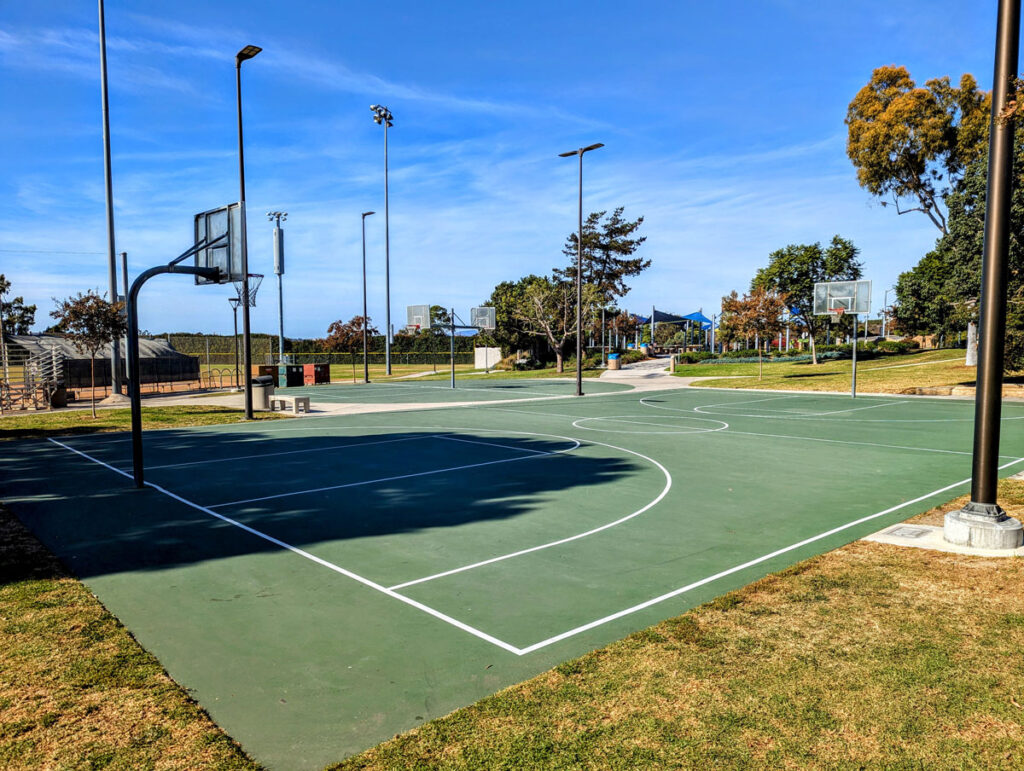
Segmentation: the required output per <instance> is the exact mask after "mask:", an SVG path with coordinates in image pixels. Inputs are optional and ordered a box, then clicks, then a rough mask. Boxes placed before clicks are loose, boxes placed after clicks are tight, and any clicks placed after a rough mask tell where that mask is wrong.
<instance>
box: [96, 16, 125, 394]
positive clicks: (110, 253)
mask: <svg viewBox="0 0 1024 771" xmlns="http://www.w3.org/2000/svg"><path fill="white" fill-rule="evenodd" d="M99 11H100V97H101V99H102V102H103V182H104V187H105V189H106V197H107V260H108V264H107V273H108V279H109V281H110V302H112V303H115V302H117V256H116V253H115V251H114V184H113V177H112V175H111V171H110V105H109V101H108V99H107V26H106V21H105V19H104V15H103V0H99ZM110 373H111V379H110V390H111V392H112V393H115V394H119V393H121V390H122V389H121V339H120V338H115V339H114V340H113V341H112V342H111V346H110Z"/></svg>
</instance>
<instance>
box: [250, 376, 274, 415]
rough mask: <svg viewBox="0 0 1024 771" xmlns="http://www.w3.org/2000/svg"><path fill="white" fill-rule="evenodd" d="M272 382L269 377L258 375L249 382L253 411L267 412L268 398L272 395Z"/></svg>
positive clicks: (271, 378)
mask: <svg viewBox="0 0 1024 771" xmlns="http://www.w3.org/2000/svg"><path fill="white" fill-rule="evenodd" d="M274 380H275V378H274V377H273V376H271V375H258V376H257V377H254V378H253V379H252V380H251V381H250V382H251V383H252V408H253V409H254V410H269V409H270V397H271V396H273V395H274Z"/></svg>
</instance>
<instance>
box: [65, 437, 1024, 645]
mask: <svg viewBox="0 0 1024 771" xmlns="http://www.w3.org/2000/svg"><path fill="white" fill-rule="evenodd" d="M48 441H50V442H53V443H54V444H56V445H58V446H60V447H63V448H64V449H66V450H70V451H71V452H73V453H75V454H76V455H80V456H82V457H83V458H86V459H88V460H90V461H92V462H93V463H98V464H99V465H101V466H104V467H106V468H108V469H110V470H111V471H113V472H114V473H116V474H120V475H121V476H124V477H127V478H129V479H131V475H130V474H127V473H125V472H124V471H121V470H120V469H117V468H114V467H113V466H111V465H110V464H108V463H104V462H103V461H101V460H98V459H96V458H93V457H91V456H89V455H87V454H85V453H84V452H81V451H80V450H76V449H75V448H73V447H69V446H68V445H66V444H63V443H61V442H58V441H57V440H56V439H48ZM594 444H601V442H594ZM605 446H611V445H605ZM634 454H638V453H634ZM1021 461H1024V458H1017V459H1015V460H1013V461H1011V462H1009V463H1005V464H1003V465H1002V466H999V469H998V470H1000V471H1002V470H1003V469H1005V468H1008V467H1010V466H1013V465H1015V464H1017V463H1020V462H1021ZM666 473H667V472H666ZM970 481H971V480H970V478H967V479H962V480H960V481H959V482H954V483H953V484H951V485H946V486H945V487H940V488H939V489H937V490H933V491H932V492H930V493H925V494H924V495H922V496H920V497H918V498H914V499H913V500H910V501H905V502H904V503H901V504H898V505H896V506H892V507H890V508H888V509H885V510H884V511H879V512H877V513H875V514H869V515H868V516H866V517H861V518H860V519H856V520H853V521H852V522H847V523H846V524H845V525H840V526H838V527H834V528H832V529H831V530H826V531H825V532H823V533H819V534H817V535H815V536H811V537H810V538H805V539H804V540H802V541H798V542H796V543H793V544H790V545H789V546H785V547H783V548H781V549H776V550H775V551H773V552H769V553H768V554H764V555H762V556H760V557H757V558H755V559H752V560H748V561H747V562H744V563H742V564H740V565H735V566H733V567H731V568H729V569H727V570H723V571H721V572H719V573H715V574H714V575H712V576H708V577H706V578H702V579H700V580H699V581H694V582H693V583H691V584H687V585H686V586H682V587H680V588H678V589H674V590H672V591H670V592H666V593H665V594H661V595H659V596H657V597H653V598H651V599H650V600H646V601H645V602H641V603H638V604H636V605H632V606H630V607H628V608H624V609H623V610H620V611H617V612H616V613H612V614H609V615H607V616H604V617H602V618H599V619H596V620H594V621H591V622H589V623H587V624H583V625H581V626H577V627H575V628H573V629H570V630H568V631H566V632H562V633H561V634H557V635H554V636H553V637H549V638H547V639H546V640H541V641H540V642H537V643H534V644H533V645H528V646H526V647H525V648H517V647H516V646H514V645H511V644H509V643H506V642H505V641H504V640H500V639H498V638H497V637H494V636H492V635H489V634H487V633H486V632H483V631H481V630H479V629H476V628H474V627H471V626H469V625H468V624H464V623H463V622H461V621H458V620H457V619H454V618H452V617H451V616H448V615H445V614H444V613H441V612H440V611H437V610H435V609H434V608H431V607H430V606H428V605H424V604H423V603H421V602H417V601H416V600H413V599H411V598H409V597H405V596H404V595H401V594H398V593H397V592H395V591H393V590H392V589H389V588H387V587H385V586H382V585H380V584H378V583H376V582H374V581H371V580H369V579H367V578H364V577H362V576H360V575H358V574H357V573H353V572H352V571H350V570H346V569H345V568H342V567H340V566H338V565H334V564H333V563H330V562H328V561H326V560H323V559H321V558H319V557H317V556H315V555H313V554H310V553H309V552H307V551H304V550H303V549H299V548H297V547H295V546H292V545H290V544H287V543H285V542H284V541H281V540H279V539H277V538H274V537H273V536H271V535H268V534H266V533H263V532H261V531H259V530H256V529H255V528H251V527H249V526H248V525H244V524H242V523H241V522H237V521H235V520H233V519H230V518H228V517H225V516H223V515H222V514H218V513H217V512H215V511H211V510H210V509H209V508H206V507H204V506H200V505H198V504H196V503H193V502H192V501H189V500H188V499H186V498H182V497H181V496H179V495H175V494H174V493H172V492H170V491H168V490H165V489H164V488H162V487H160V486H159V485H155V484H152V483H150V482H147V483H146V485H147V486H148V487H152V488H153V489H155V490H157V491H159V492H161V493H163V494H164V495H167V496H169V497H171V498H173V499H175V500H177V501H180V502H181V503H184V504H186V505H188V506H191V507H192V508H194V509H197V510H199V511H201V512H203V513H205V514H208V515H210V516H212V517H216V518H217V519H219V520H221V521H223V522H226V523H228V524H230V525H234V526H235V527H238V528H241V529H242V530H245V531H246V532H248V533H251V534H252V535H255V536H257V537H259V538H262V539H264V540H266V541H269V542H270V543H273V544H275V545H277V546H280V547H281V548H284V549H287V550H289V551H291V552H293V553H295V554H298V555H299V556H301V557H305V558H306V559H308V560H311V561H312V562H315V563H317V564H318V565H322V566H323V567H326V568H328V569H330V570H333V571H334V572H336V573H339V574H341V575H344V576H346V577H348V578H351V579H352V580H354V581H358V582H359V583H361V584H363V585H365V586H368V587H370V588H372V589H375V590H376V591H379V592H381V593H382V594H385V595H387V596H388V597H392V598H394V599H396V600H398V601H400V602H403V603H405V604H407V605H410V606H411V607H414V608H416V609H418V610H421V611H423V612H424V613H427V614H429V615H431V616H433V617H434V618H437V619H439V620H441V621H444V622H445V623H447V624H451V625H452V626H454V627H456V628H458V629H461V630H463V631H464V632H467V633H469V634H471V635H473V636H474V637H478V638H479V639H481V640H485V641H486V642H489V643H491V644H492V645H495V646H497V647H499V648H502V649H503V650H506V651H508V652H510V653H514V654H515V655H517V656H525V655H526V654H527V653H532V652H533V651H536V650H540V649H541V648H546V647H547V646H549V645H553V644H554V643H556V642H561V641H562V640H566V639H568V638H570V637H575V636H576V635H579V634H582V633H583V632H586V631H589V630H591V629H595V628H597V627H599V626H603V625H604V624H607V623H610V622H611V621H615V620H617V619H620V618H624V617H625V616H628V615H632V614H633V613H637V612H639V611H641V610H644V609H646V608H649V607H652V606H654V605H657V604H659V603H661V602H664V601H665V600H669V599H672V598H673V597H678V596H680V595H682V594H685V593H687V592H689V591H692V590H693V589H696V588H698V587H701V586H704V585H706V584H709V583H712V582H713V581H717V580H718V579H720V578H724V577H726V576H729V575H732V574H734V573H738V572H739V571H741V570H745V569H746V568H749V567H753V566H755V565H759V564H761V563H763V562H766V561H768V560H770V559H773V558H774V557H778V556H780V555H782V554H786V553H788V552H791V551H793V550H795V549H799V548H800V547H802V546H806V545H808V544H811V543H814V542H815V541H820V540H821V539H823V538H827V537H828V536H830V535H834V534H836V533H839V532H842V531H843V530H847V529H849V528H851V527H856V526H857V525H859V524H862V523H864V522H868V521H870V520H872V519H877V518H878V517H882V516H885V515H886V514H891V513H892V512H894V511H898V510H899V509H902V508H906V507H907V506H911V505H913V504H915V503H920V502H921V501H924V500H927V499H928V498H931V497H932V496H935V495H938V494H940V493H944V492H946V491H947V490H952V489H953V488H955V487H959V486H960V485H965V484H967V483H968V482H970Z"/></svg>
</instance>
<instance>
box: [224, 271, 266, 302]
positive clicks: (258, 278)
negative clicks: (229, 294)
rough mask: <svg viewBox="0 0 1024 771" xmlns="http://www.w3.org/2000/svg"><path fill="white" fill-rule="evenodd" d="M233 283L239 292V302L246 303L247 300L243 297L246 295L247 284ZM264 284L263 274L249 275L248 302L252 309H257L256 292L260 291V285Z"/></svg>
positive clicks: (241, 282)
mask: <svg viewBox="0 0 1024 771" xmlns="http://www.w3.org/2000/svg"><path fill="white" fill-rule="evenodd" d="M232 283H233V284H234V285H235V291H236V292H238V302H239V304H241V303H244V302H245V298H244V297H243V295H244V294H245V282H243V281H233V282H232ZM262 283H263V274H262V273H250V274H249V302H248V305H249V307H250V308H255V307H256V292H257V291H258V290H259V288H260V284H262Z"/></svg>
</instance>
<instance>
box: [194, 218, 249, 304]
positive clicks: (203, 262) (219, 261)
mask: <svg viewBox="0 0 1024 771" xmlns="http://www.w3.org/2000/svg"><path fill="white" fill-rule="evenodd" d="M217 239H220V240H217ZM214 242H216V243H214ZM195 243H197V244H200V243H214V245H213V246H207V247H204V248H202V249H200V250H199V251H198V252H196V257H195V264H196V267H198V268H220V281H219V282H215V281H211V280H210V279H208V278H204V277H202V276H196V283H197V284H213V283H221V284H226V283H228V282H229V281H241V280H242V207H241V205H240V204H237V203H233V204H230V205H228V206H221V207H220V208H218V209H210V211H204V212H200V213H199V214H197V215H196V216H195Z"/></svg>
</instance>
